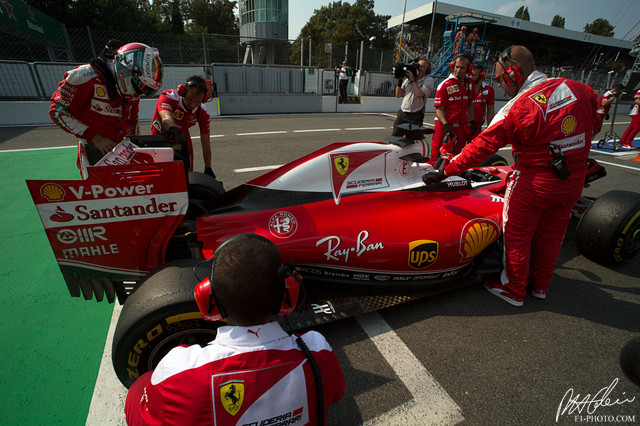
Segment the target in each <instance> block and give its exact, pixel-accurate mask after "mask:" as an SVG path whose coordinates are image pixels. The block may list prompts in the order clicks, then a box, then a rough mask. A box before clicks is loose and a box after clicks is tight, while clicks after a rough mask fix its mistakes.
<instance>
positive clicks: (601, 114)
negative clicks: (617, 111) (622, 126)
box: [598, 84, 624, 122]
mask: <svg viewBox="0 0 640 426" xmlns="http://www.w3.org/2000/svg"><path fill="white" fill-rule="evenodd" d="M623 90H624V85H622V84H616V85H615V86H613V87H612V88H611V89H609V90H607V91H606V92H604V93H603V94H602V96H600V97H599V98H598V118H599V119H600V122H603V121H604V120H608V119H609V110H610V109H611V104H612V103H613V101H614V100H615V99H616V98H617V97H618V96H620V94H622V91H623Z"/></svg>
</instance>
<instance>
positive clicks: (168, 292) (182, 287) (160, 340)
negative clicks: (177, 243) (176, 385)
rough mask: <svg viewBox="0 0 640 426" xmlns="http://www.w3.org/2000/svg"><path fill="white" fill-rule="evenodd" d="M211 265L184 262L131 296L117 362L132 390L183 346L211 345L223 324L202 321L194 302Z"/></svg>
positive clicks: (117, 339)
mask: <svg viewBox="0 0 640 426" xmlns="http://www.w3.org/2000/svg"><path fill="white" fill-rule="evenodd" d="M210 268H211V264H210V262H207V261H203V260H202V259H181V260H176V261H173V262H170V263H167V264H165V265H164V266H161V267H160V268H158V269H156V270H155V271H153V272H151V273H150V274H149V275H148V276H147V277H146V278H145V279H144V280H143V281H142V282H141V283H140V284H139V285H138V287H137V288H136V289H135V291H134V292H133V293H132V294H131V295H129V297H128V298H127V300H126V302H125V304H124V306H123V307H122V312H121V313H120V318H119V320H118V325H117V326H116V331H115V334H114V337H113V347H112V362H113V368H114V370H115V372H116V375H117V376H118V379H119V380H120V381H121V382H122V384H123V385H125V386H126V387H127V388H128V387H130V386H131V385H132V384H133V382H135V380H136V379H137V378H138V377H140V376H141V375H142V374H143V373H145V372H147V371H150V370H153V369H154V368H155V367H156V366H157V365H158V362H159V361H160V360H161V359H162V357H164V355H166V354H167V352H169V351H170V350H171V349H173V348H174V347H176V346H179V345H192V344H200V345H206V344H207V343H208V342H210V341H211V340H213V339H214V338H215V336H216V334H217V329H218V327H219V326H220V325H224V323H222V322H210V321H206V320H204V319H203V318H202V315H201V314H200V311H199V310H198V306H197V304H196V301H195V297H194V294H193V292H194V289H195V286H196V284H197V283H198V282H199V280H200V278H204V277H206V276H207V274H208V273H209V272H208V271H210Z"/></svg>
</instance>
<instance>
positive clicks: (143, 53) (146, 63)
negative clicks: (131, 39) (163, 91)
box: [113, 43, 162, 96]
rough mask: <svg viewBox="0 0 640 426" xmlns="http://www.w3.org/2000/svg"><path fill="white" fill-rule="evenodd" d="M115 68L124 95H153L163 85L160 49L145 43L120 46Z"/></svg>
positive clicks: (117, 80)
mask: <svg viewBox="0 0 640 426" xmlns="http://www.w3.org/2000/svg"><path fill="white" fill-rule="evenodd" d="M113 70H114V74H115V77H116V85H117V86H118V91H119V92H120V94H121V95H122V96H139V95H144V96H153V95H154V94H155V93H156V92H157V91H158V89H160V87H161V86H162V61H161V60H160V54H159V53H158V49H156V48H155V47H149V46H147V45H146V44H143V43H129V44H125V45H124V46H122V47H121V48H119V49H118V50H117V52H116V55H115V58H114V60H113Z"/></svg>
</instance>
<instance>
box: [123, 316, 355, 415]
mask: <svg viewBox="0 0 640 426" xmlns="http://www.w3.org/2000/svg"><path fill="white" fill-rule="evenodd" d="M302 338H303V340H304V342H305V343H306V345H307V346H308V348H309V350H310V351H311V352H312V354H313V356H314V358H315V359H316V361H317V363H318V366H319V367H320V371H321V374H322V381H323V385H324V404H325V406H324V407H322V409H324V412H325V419H326V418H327V415H328V409H329V405H331V404H332V403H336V402H338V401H339V400H340V399H341V398H342V396H343V394H344V390H345V381H344V374H343V372H342V368H341V367H340V364H339V362H338V359H337V357H336V355H335V354H334V353H333V351H332V349H331V346H329V343H327V341H326V340H325V339H324V337H323V336H322V335H321V334H319V333H317V332H315V331H310V332H308V333H305V334H304V335H303V336H302ZM315 389H316V388H315V380H314V375H313V371H312V369H311V366H310V365H309V361H308V360H307V358H306V357H305V355H304V354H303V353H302V351H301V350H300V348H299V346H298V345H297V343H296V341H295V336H290V335H288V334H287V333H286V332H285V331H284V330H283V329H282V328H281V327H280V325H279V324H278V323H277V322H271V323H268V324H261V325H257V326H251V327H238V326H234V327H231V326H225V327H220V328H219V329H218V334H217V336H216V338H215V340H213V341H212V342H211V343H209V344H208V345H207V346H205V347H200V346H198V345H194V346H189V347H184V346H182V347H177V348H174V349H173V350H171V351H170V352H169V353H168V354H167V355H166V356H165V357H164V358H163V359H162V360H161V361H160V363H159V364H158V366H157V368H156V369H155V370H154V371H153V372H148V373H145V374H144V375H143V376H141V377H140V378H139V379H138V380H137V381H136V382H135V383H134V384H133V386H132V387H131V389H130V390H129V393H128V395H127V400H126V403H125V413H126V417H127V423H128V424H129V425H151V424H153V425H155V424H165V425H186V424H188V425H219V426H225V425H261V424H264V425H267V424H268V425H307V424H312V425H313V424H316V423H317V422H316V418H317V411H316V409H317V404H316V390H315Z"/></svg>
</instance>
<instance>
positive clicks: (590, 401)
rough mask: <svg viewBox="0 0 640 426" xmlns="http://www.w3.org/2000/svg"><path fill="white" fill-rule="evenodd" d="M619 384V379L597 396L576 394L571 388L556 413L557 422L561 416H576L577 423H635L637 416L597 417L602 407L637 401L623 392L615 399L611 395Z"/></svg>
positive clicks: (597, 393) (600, 391)
mask: <svg viewBox="0 0 640 426" xmlns="http://www.w3.org/2000/svg"><path fill="white" fill-rule="evenodd" d="M617 384H618V378H615V379H614V380H613V382H611V384H610V385H609V386H607V387H604V388H602V389H600V390H599V391H598V392H596V394H595V395H593V396H591V394H587V395H585V396H582V395H580V394H579V393H578V394H575V393H574V391H573V388H570V389H569V390H568V391H567V392H566V393H565V394H564V396H563V397H562V401H560V405H558V411H556V422H557V421H558V419H559V418H560V416H562V415H565V414H568V415H574V417H575V421H576V422H633V423H635V421H636V419H635V417H636V416H635V415H633V416H626V415H620V416H612V415H596V414H595V413H596V410H597V409H598V408H600V407H613V406H616V405H623V404H627V403H629V402H633V401H635V399H636V397H635V396H634V397H631V398H627V397H626V396H625V393H626V392H622V396H621V397H619V398H616V399H614V397H613V396H611V393H612V392H613V390H614V389H615V387H616V385H617Z"/></svg>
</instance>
